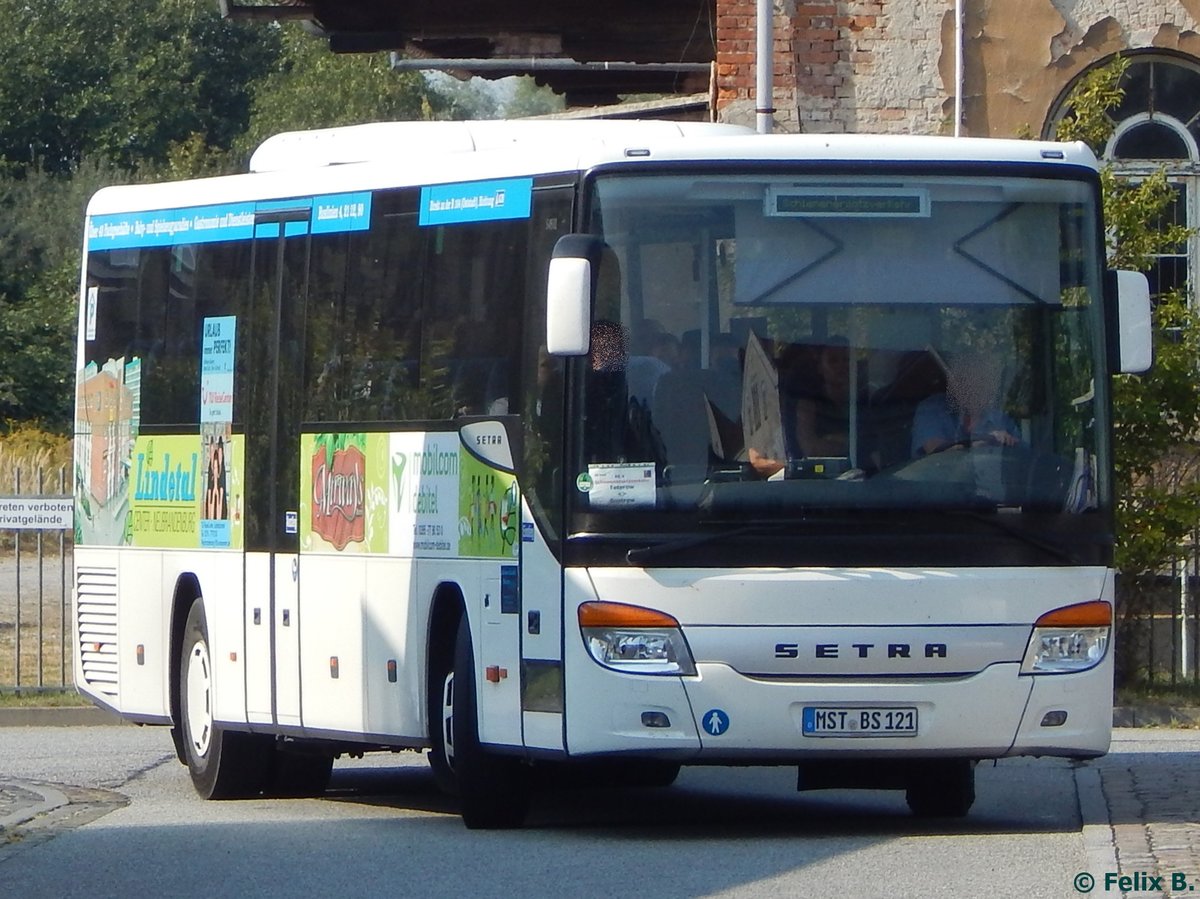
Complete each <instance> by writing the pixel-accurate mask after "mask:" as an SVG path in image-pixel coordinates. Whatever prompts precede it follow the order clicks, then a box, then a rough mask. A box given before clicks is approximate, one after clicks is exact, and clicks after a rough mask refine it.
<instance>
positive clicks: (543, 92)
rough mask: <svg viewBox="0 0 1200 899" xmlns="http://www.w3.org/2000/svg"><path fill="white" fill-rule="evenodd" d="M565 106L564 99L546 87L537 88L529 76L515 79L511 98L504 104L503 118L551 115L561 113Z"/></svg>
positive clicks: (536, 84)
mask: <svg viewBox="0 0 1200 899" xmlns="http://www.w3.org/2000/svg"><path fill="white" fill-rule="evenodd" d="M566 106H567V103H566V99H565V98H564V97H563V96H562V95H561V94H556V93H554V91H552V90H550V88H548V87H544V86H543V87H539V86H538V83H537V81H536V80H535V79H534V78H533V77H532V76H531V75H525V76H523V77H521V78H517V79H516V85H515V87H514V88H513V93H512V96H511V97H510V98H509V100H508V102H507V103H505V104H504V117H505V118H507V119H518V118H522V117H525V116H535V115H551V114H552V113H556V112H562V111H563V110H564V109H565V108H566Z"/></svg>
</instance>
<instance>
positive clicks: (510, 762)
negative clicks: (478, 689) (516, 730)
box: [445, 616, 530, 830]
mask: <svg viewBox="0 0 1200 899" xmlns="http://www.w3.org/2000/svg"><path fill="white" fill-rule="evenodd" d="M447 684H448V689H447V694H446V695H447V701H448V703H449V709H448V710H447V716H446V717H447V718H448V719H449V720H448V726H447V728H446V732H447V733H448V735H449V739H447V740H446V741H445V742H446V744H447V754H446V759H447V762H448V763H449V764H452V765H453V771H454V775H455V780H457V781H458V794H459V800H460V804H461V807H462V817H463V823H464V824H466V825H467V827H469V828H471V829H472V830H475V829H479V828H501V827H520V826H521V824H522V822H524V820H525V814H526V812H528V811H529V788H530V785H529V770H528V768H527V767H526V766H525V764H524V763H523V762H522V761H521V760H520V759H517V758H512V757H509V756H502V755H496V754H493V753H490V752H488V751H487V750H486V748H485V747H483V746H481V745H480V743H479V718H478V711H477V709H478V701H477V697H476V695H475V657H474V654H473V653H472V650H471V629H470V625H469V624H468V623H467V619H466V616H464V617H463V619H462V620H461V621H460V622H459V625H458V637H457V639H456V640H455V643H454V669H453V672H452V674H451V677H448V678H447Z"/></svg>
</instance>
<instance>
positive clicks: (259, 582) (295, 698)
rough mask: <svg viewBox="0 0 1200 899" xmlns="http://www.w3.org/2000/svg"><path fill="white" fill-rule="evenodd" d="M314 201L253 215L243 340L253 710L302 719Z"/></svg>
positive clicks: (285, 721)
mask: <svg viewBox="0 0 1200 899" xmlns="http://www.w3.org/2000/svg"><path fill="white" fill-rule="evenodd" d="M310 218H311V208H310V207H308V206H303V207H300V208H295V209H281V210H272V211H271V212H269V213H261V212H260V213H259V214H258V215H256V216H255V240H254V254H253V259H252V262H251V265H252V278H251V284H252V291H253V292H252V297H251V300H250V313H249V317H250V328H249V332H250V333H249V338H248V340H247V343H246V346H245V356H244V357H243V359H244V363H243V364H244V366H245V368H246V371H245V372H244V376H243V377H242V379H241V383H242V385H243V394H244V395H243V404H244V405H243V409H244V416H243V420H244V422H245V431H246V460H245V485H244V487H245V496H246V503H245V510H246V514H245V541H246V554H245V559H246V572H245V574H246V579H245V583H246V591H245V609H244V613H245V623H246V712H247V715H248V719H249V721H250V722H251V723H260V724H272V725H276V726H281V727H288V726H291V727H298V726H300V725H301V723H302V722H301V719H300V621H299V617H298V615H297V599H298V596H299V578H300V557H299V554H298V551H299V514H300V512H299V509H300V477H299V464H300V460H299V455H298V448H299V439H300V380H301V379H300V376H299V374H300V366H301V364H302V360H303V354H302V349H303V348H302V347H301V342H302V340H303V333H304V331H303V315H304V305H305V295H306V292H307V274H306V273H307V269H308V265H307V262H308V243H309V242H308V237H307V234H308V222H309V220H310Z"/></svg>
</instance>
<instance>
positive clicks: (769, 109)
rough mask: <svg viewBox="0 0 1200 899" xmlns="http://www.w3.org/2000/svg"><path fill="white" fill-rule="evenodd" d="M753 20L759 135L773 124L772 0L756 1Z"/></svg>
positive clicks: (768, 131)
mask: <svg viewBox="0 0 1200 899" xmlns="http://www.w3.org/2000/svg"><path fill="white" fill-rule="evenodd" d="M757 4H758V5H757V7H756V9H755V19H756V24H757V31H758V34H757V46H756V49H755V65H754V68H755V73H754V74H755V77H756V84H755V87H754V102H755V110H754V113H755V122H756V125H757V130H758V133H759V134H770V133H771V129H772V127H773V126H774V124H775V104H774V89H773V88H774V76H775V41H774V35H773V31H774V29H773V28H772V25H773V17H774V12H775V10H774V7H775V3H774V0H757Z"/></svg>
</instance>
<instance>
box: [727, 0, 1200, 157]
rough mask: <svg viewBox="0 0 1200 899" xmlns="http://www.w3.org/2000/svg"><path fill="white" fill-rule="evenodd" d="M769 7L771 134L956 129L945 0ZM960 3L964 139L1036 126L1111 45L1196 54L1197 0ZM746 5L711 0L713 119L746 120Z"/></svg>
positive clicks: (833, 0) (778, 1)
mask: <svg viewBox="0 0 1200 899" xmlns="http://www.w3.org/2000/svg"><path fill="white" fill-rule="evenodd" d="M773 6H774V10H775V24H776V33H775V66H774V69H775V72H774V74H775V89H774V106H775V109H776V122H777V127H778V129H779V130H786V131H792V130H799V131H809V132H846V131H859V132H880V133H906V132H908V133H917V134H949V133H952V132H953V131H954V107H955V102H954V101H955V95H956V93H957V88H956V78H955V52H954V48H955V29H954V13H955V3H954V0H774V3H773ZM962 8H963V10H964V29H963V34H964V85H963V92H962V96H963V119H962V122H961V133H963V134H966V135H974V136H980V137H1011V136H1015V135H1020V134H1027V133H1028V134H1034V135H1037V134H1040V133H1042V132H1043V131H1044V129H1045V128H1046V127H1047V119H1048V116H1050V115H1051V114H1052V112H1053V110H1054V107H1055V104H1056V102H1057V101H1058V99H1059V98H1060V97H1061V96H1062V94H1063V92H1064V91H1065V90H1066V89H1067V88H1068V87H1069V86H1070V84H1071V83H1072V82H1073V81H1074V79H1075V78H1077V77H1078V76H1079V75H1080V74H1081V73H1082V72H1083V71H1084V70H1085V69H1087V67H1088V66H1090V65H1092V64H1094V63H1096V62H1099V61H1101V60H1104V59H1106V58H1108V57H1109V56H1111V55H1112V54H1114V53H1117V52H1119V51H1128V50H1144V49H1151V48H1157V49H1161V50H1171V51H1178V52H1181V53H1184V54H1188V55H1191V56H1194V57H1196V58H1197V59H1200V0H962ZM722 13H724V18H721V16H722ZM753 14H754V4H753V0H718V21H719V28H718V34H719V37H722V36H723V37H724V38H725V39H726V40H725V43H722V42H721V41H720V40H719V41H718V59H717V68H718V74H717V85H718V88H719V96H718V103H717V108H718V114H719V116H720V117H721V118H722V119H724V120H727V121H730V120H734V121H743V120H744V121H745V122H746V123H747V124H750V123H752V122H753V108H754V101H753V56H752V51H753V27H754V25H753V22H754V19H753ZM720 23H725V24H724V30H723V31H722V28H721V26H720ZM734 38H736V39H737V40H736V41H735V40H734ZM723 48H724V50H723Z"/></svg>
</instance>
